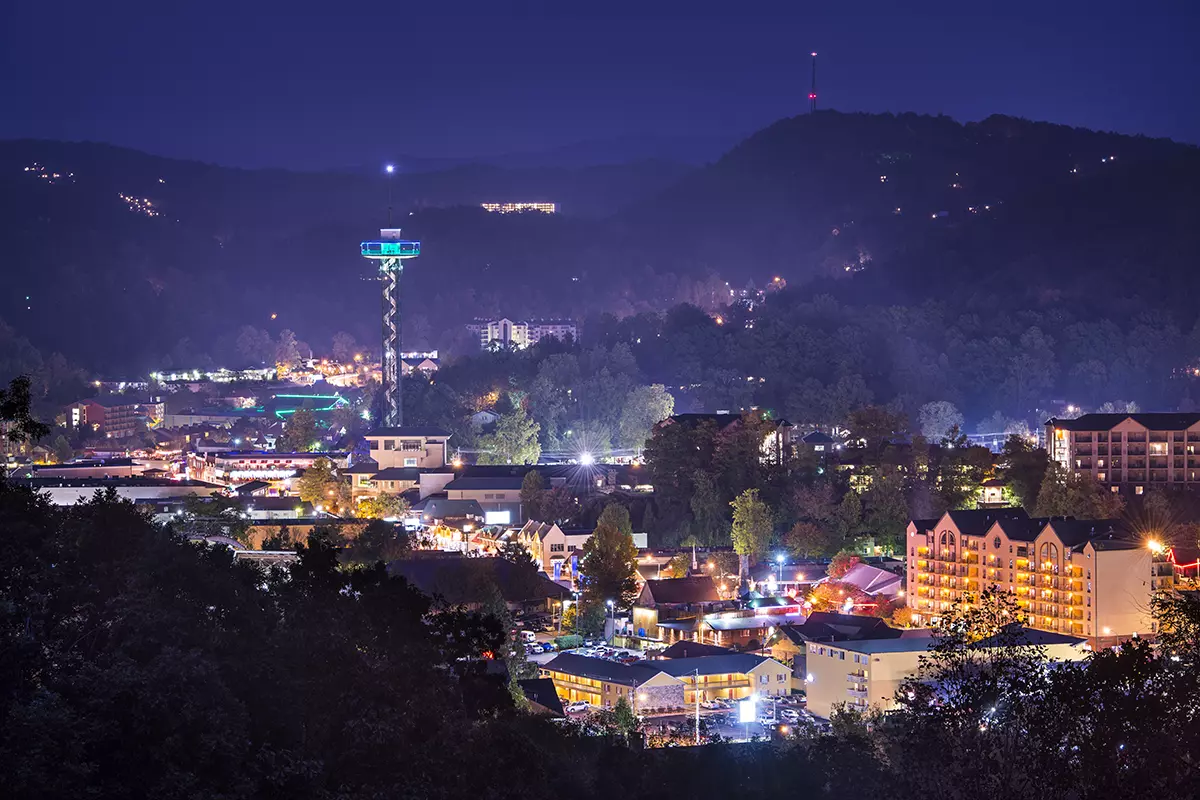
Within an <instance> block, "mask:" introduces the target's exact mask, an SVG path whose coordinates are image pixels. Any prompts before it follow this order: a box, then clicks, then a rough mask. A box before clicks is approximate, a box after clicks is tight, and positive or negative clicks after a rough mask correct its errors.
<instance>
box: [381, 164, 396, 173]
mask: <svg viewBox="0 0 1200 800" xmlns="http://www.w3.org/2000/svg"><path fill="white" fill-rule="evenodd" d="M383 171H384V172H386V173H387V174H388V175H391V174H392V173H393V172H395V171H396V165H395V164H388V165H387V166H385V167H384V168H383Z"/></svg>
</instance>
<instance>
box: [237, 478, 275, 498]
mask: <svg viewBox="0 0 1200 800" xmlns="http://www.w3.org/2000/svg"><path fill="white" fill-rule="evenodd" d="M270 487H271V484H270V483H268V482H267V481H247V482H246V483H243V484H241V485H239V486H235V487H234V488H233V491H235V492H237V493H238V494H241V495H249V494H254V493H255V492H261V491H262V490H263V489H269V488H270Z"/></svg>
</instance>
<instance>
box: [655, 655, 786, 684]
mask: <svg viewBox="0 0 1200 800" xmlns="http://www.w3.org/2000/svg"><path fill="white" fill-rule="evenodd" d="M770 660H771V659H769V658H767V657H766V656H756V655H754V654H753V653H728V654H725V655H718V656H697V657H695V658H672V659H668V660H666V661H655V662H654V664H655V666H657V667H658V668H659V669H660V670H662V671H663V672H665V673H667V674H668V675H673V676H675V677H677V678H678V677H680V676H682V675H688V674H695V673H696V671H697V670H699V672H700V674H701V675H724V674H729V673H739V672H740V673H746V672H749V671H750V670H752V669H754V668H755V667H757V666H758V665H759V664H762V663H763V662H765V661H770ZM638 663H642V662H638Z"/></svg>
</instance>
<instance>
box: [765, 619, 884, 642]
mask: <svg viewBox="0 0 1200 800" xmlns="http://www.w3.org/2000/svg"><path fill="white" fill-rule="evenodd" d="M778 630H779V632H780V633H781V634H783V635H784V636H786V637H787V638H788V639H790V640H791V641H793V642H795V643H796V644H802V643H804V642H839V641H848V640H852V639H898V638H899V637H900V634H901V631H900V629H899V628H893V627H891V626H890V625H888V624H887V623H886V622H884V621H883V620H882V619H879V618H878V617H861V616H857V615H854V614H835V613H833V612H832V611H814V612H813V613H812V614H810V615H809V617H808V619H806V620H805V621H804V623H803V624H801V625H782V626H780V627H779V629H778Z"/></svg>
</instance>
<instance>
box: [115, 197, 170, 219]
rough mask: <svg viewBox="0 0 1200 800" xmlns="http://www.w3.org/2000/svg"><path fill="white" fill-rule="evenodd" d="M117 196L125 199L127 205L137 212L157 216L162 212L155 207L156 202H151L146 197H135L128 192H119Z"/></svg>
mask: <svg viewBox="0 0 1200 800" xmlns="http://www.w3.org/2000/svg"><path fill="white" fill-rule="evenodd" d="M117 197H119V198H121V199H122V200H123V201H125V205H126V206H128V207H129V210H130V211H132V212H133V213H135V214H145V215H146V216H147V217H157V216H159V215H160V212H159V210H158V209H157V208H155V207H154V203H152V202H150V200H149V198H146V197H134V196H132V195H128V194H122V193H121V192H117Z"/></svg>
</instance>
